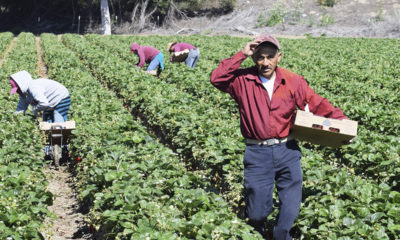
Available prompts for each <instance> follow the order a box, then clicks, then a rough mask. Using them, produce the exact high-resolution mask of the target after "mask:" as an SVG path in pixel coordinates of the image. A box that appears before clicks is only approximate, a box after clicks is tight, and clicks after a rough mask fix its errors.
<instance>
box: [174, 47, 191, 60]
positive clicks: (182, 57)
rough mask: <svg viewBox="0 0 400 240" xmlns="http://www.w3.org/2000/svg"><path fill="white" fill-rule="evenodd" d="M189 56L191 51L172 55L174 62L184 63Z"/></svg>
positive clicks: (187, 50)
mask: <svg viewBox="0 0 400 240" xmlns="http://www.w3.org/2000/svg"><path fill="white" fill-rule="evenodd" d="M188 55H189V49H185V50H183V51H180V52H174V53H172V62H184V61H185V60H186V58H187V56H188Z"/></svg>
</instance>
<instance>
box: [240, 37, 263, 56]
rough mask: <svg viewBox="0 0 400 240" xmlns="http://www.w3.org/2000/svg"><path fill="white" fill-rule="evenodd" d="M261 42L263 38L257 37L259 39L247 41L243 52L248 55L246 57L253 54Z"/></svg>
mask: <svg viewBox="0 0 400 240" xmlns="http://www.w3.org/2000/svg"><path fill="white" fill-rule="evenodd" d="M260 42H261V40H258V39H257V40H254V41H251V42H248V43H246V45H245V46H244V48H243V50H242V52H243V54H244V55H246V57H248V56H251V55H253V54H254V50H255V48H256V47H257V46H258V44H259V43H260Z"/></svg>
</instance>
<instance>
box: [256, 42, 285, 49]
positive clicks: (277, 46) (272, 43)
mask: <svg viewBox="0 0 400 240" xmlns="http://www.w3.org/2000/svg"><path fill="white" fill-rule="evenodd" d="M263 43H270V44H272V45H274V46H275V47H276V48H277V49H278V50H280V48H279V46H277V45H276V44H275V43H273V42H271V41H262V42H260V43H259V44H258V45H257V46H256V47H255V48H258V47H259V46H260V45H261V44H263Z"/></svg>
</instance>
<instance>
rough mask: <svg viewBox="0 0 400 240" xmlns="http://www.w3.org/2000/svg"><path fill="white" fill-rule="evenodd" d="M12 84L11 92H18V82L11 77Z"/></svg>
mask: <svg viewBox="0 0 400 240" xmlns="http://www.w3.org/2000/svg"><path fill="white" fill-rule="evenodd" d="M10 84H11V92H10V94H14V93H16V92H17V90H18V84H17V83H16V82H15V81H14V79H12V78H10Z"/></svg>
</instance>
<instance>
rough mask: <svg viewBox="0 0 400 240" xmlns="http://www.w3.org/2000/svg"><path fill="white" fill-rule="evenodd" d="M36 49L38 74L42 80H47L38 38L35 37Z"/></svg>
mask: <svg viewBox="0 0 400 240" xmlns="http://www.w3.org/2000/svg"><path fill="white" fill-rule="evenodd" d="M36 49H37V55H38V57H37V58H38V74H39V76H40V77H42V78H47V67H46V64H45V63H44V61H43V57H42V47H41V46H40V38H39V37H36Z"/></svg>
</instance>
